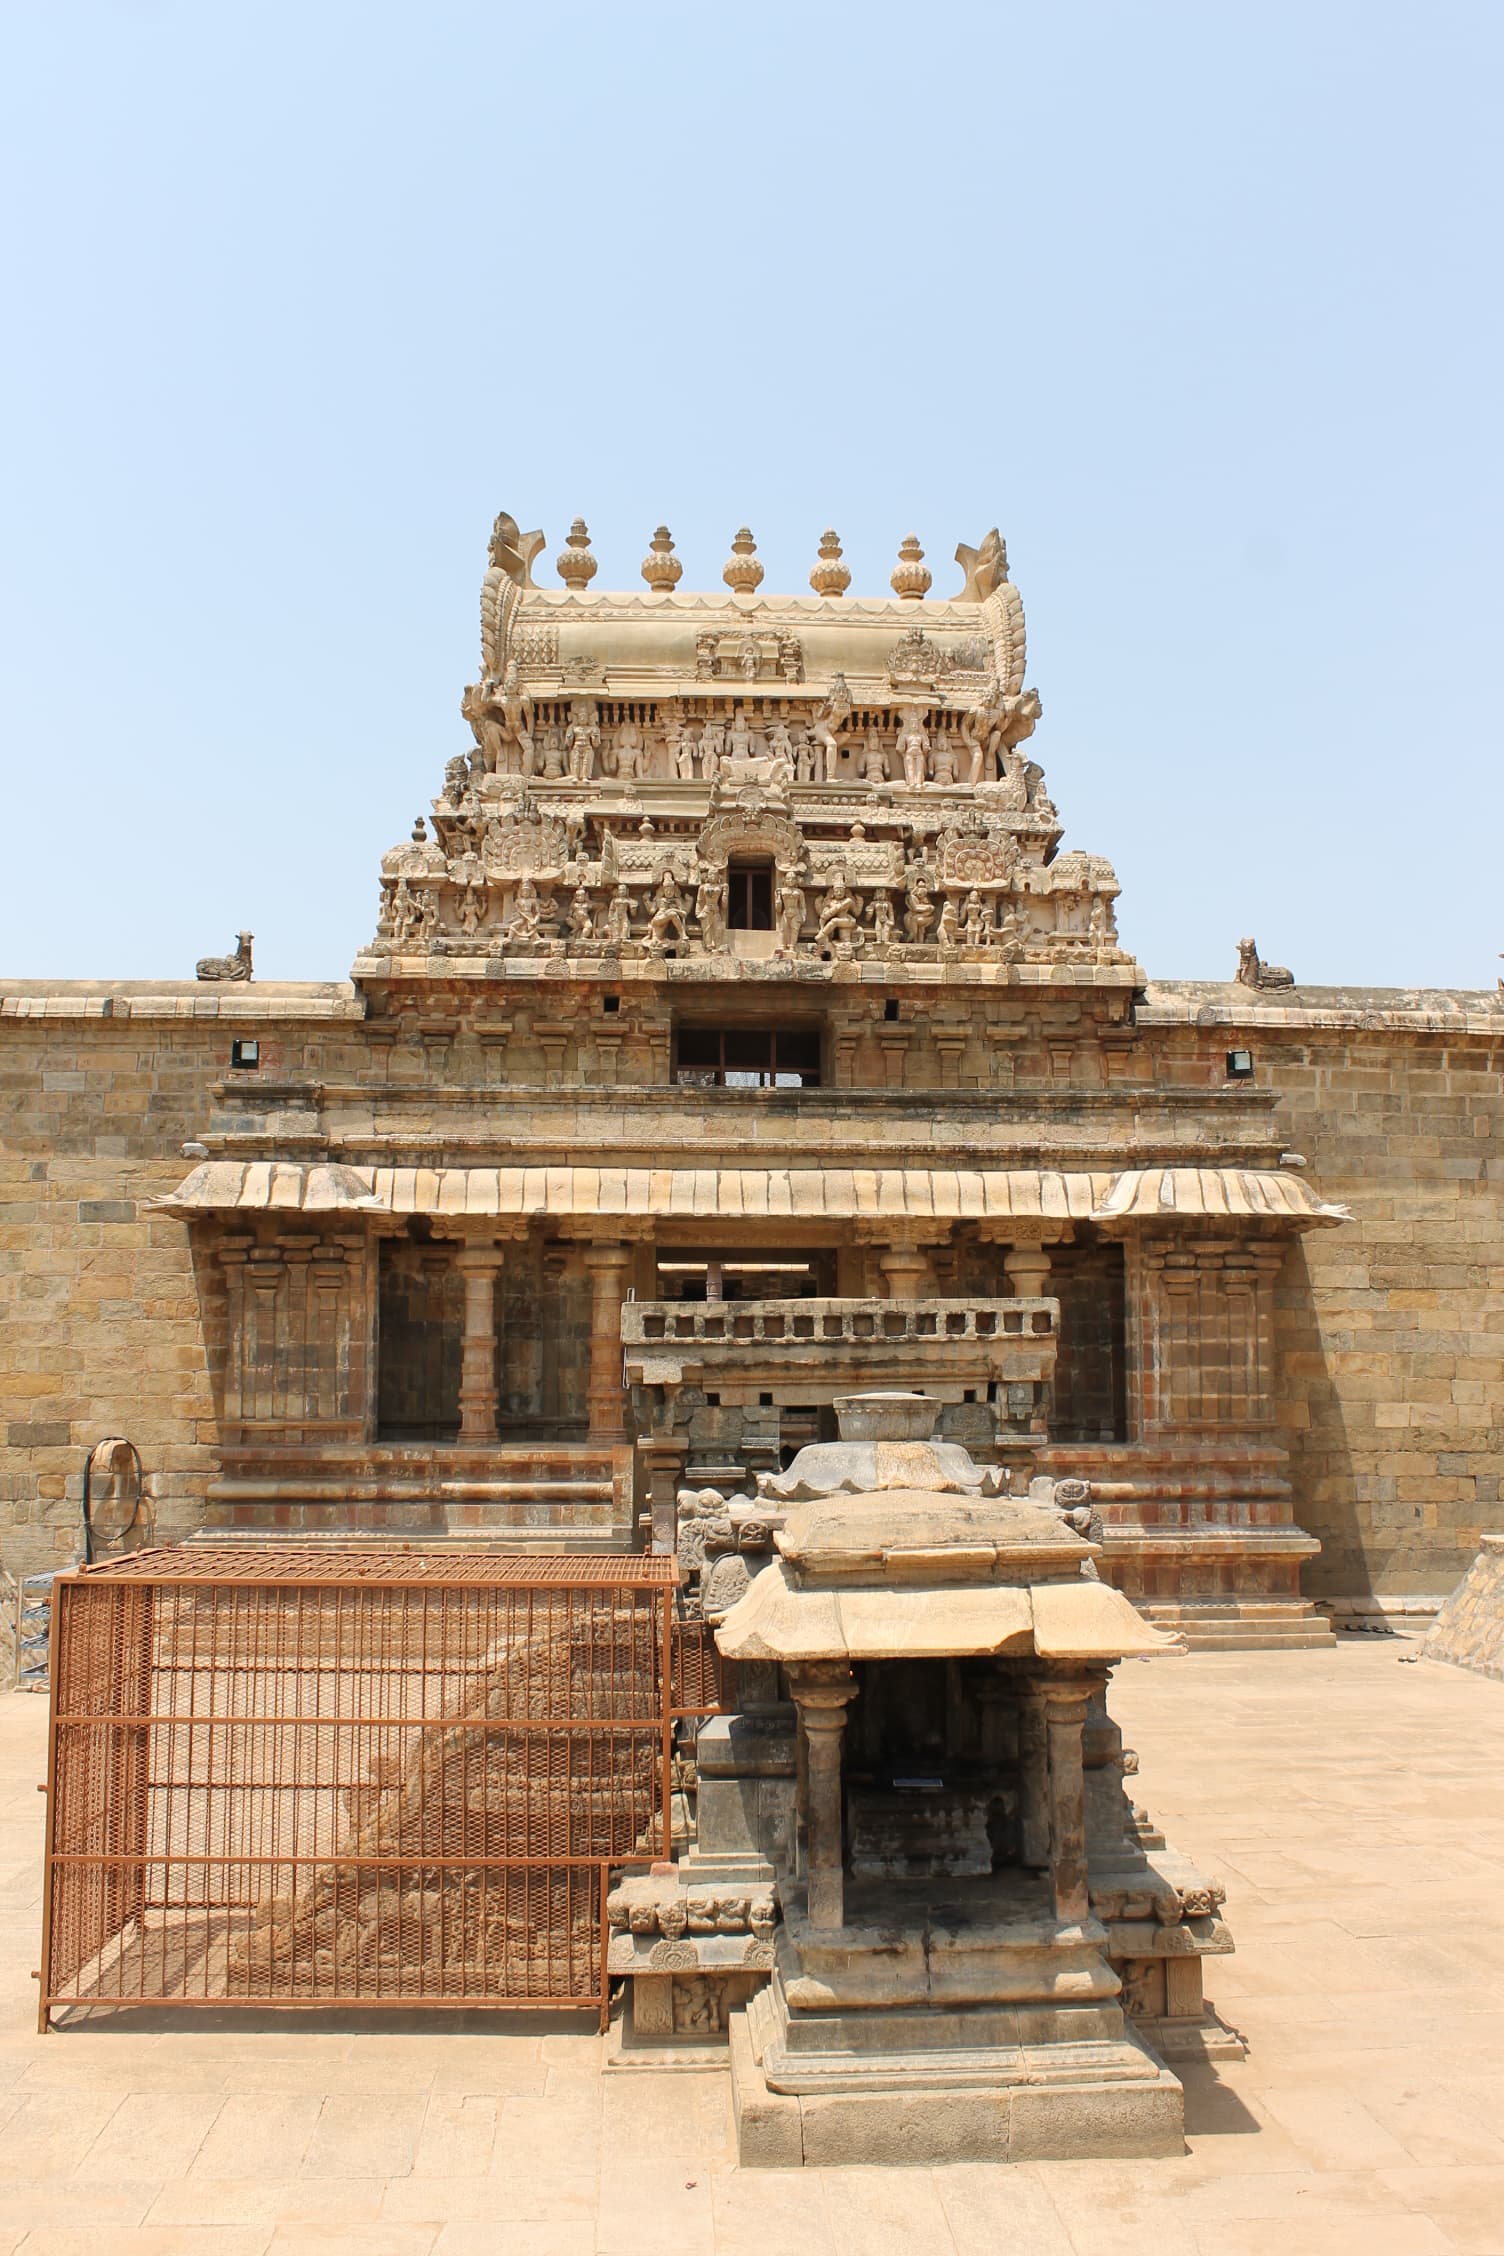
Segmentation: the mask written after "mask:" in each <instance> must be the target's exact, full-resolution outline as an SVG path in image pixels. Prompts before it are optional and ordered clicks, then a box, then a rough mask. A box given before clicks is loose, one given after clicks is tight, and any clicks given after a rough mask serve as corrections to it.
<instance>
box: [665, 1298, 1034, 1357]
mask: <svg viewBox="0 0 1504 2256" xmlns="http://www.w3.org/2000/svg"><path fill="white" fill-rule="evenodd" d="M1058 1321H1059V1303H1058V1302H1056V1301H1053V1300H758V1301H682V1300H636V1301H627V1302H626V1303H625V1304H624V1306H623V1308H622V1312H621V1336H622V1341H623V1344H624V1345H629V1346H635V1345H642V1346H648V1345H662V1346H665V1347H670V1346H671V1347H683V1348H686V1349H689V1348H700V1347H711V1348H735V1347H736V1346H738V1345H740V1344H746V1345H747V1346H755V1347H760V1348H774V1349H776V1348H778V1347H780V1346H783V1347H788V1348H792V1349H798V1350H801V1351H803V1352H805V1353H808V1352H810V1351H814V1352H816V1353H818V1352H819V1351H820V1350H821V1349H822V1348H824V1347H827V1346H832V1347H836V1348H838V1349H839V1348H844V1347H846V1346H849V1345H851V1344H853V1343H855V1342H857V1341H866V1340H871V1341H878V1340H881V1341H884V1342H889V1343H891V1344H892V1346H893V1347H894V1348H895V1349H897V1350H900V1351H901V1350H902V1349H904V1348H907V1347H919V1348H929V1347H934V1346H936V1345H940V1344H943V1343H944V1342H945V1341H947V1340H956V1341H986V1340H1006V1339H1008V1338H1010V1337H1011V1338H1014V1339H1018V1340H1020V1341H1022V1340H1024V1339H1039V1338H1044V1337H1048V1336H1049V1335H1051V1334H1053V1333H1054V1331H1055V1329H1056V1327H1057V1324H1058Z"/></svg>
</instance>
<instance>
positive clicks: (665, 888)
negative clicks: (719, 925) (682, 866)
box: [647, 869, 688, 948]
mask: <svg viewBox="0 0 1504 2256" xmlns="http://www.w3.org/2000/svg"><path fill="white" fill-rule="evenodd" d="M687 915H688V911H687V909H686V908H685V905H684V895H683V894H682V893H681V892H680V890H679V887H678V885H677V884H676V882H675V879H674V873H673V871H672V870H667V869H666V870H664V871H663V872H662V873H661V874H660V876H659V879H658V885H657V890H656V891H655V892H654V895H653V901H652V907H651V910H650V912H649V915H648V933H647V937H648V946H649V947H650V948H663V947H666V946H667V945H668V942H669V940H670V939H673V940H676V941H678V942H679V943H680V944H681V945H682V943H683V941H684V937H685V929H684V927H685V918H686V916H687Z"/></svg>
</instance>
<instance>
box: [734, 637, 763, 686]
mask: <svg viewBox="0 0 1504 2256" xmlns="http://www.w3.org/2000/svg"><path fill="white" fill-rule="evenodd" d="M737 662H738V664H739V665H740V667H741V672H742V680H743V681H756V679H757V677H758V675H759V673H760V672H761V671H762V654H761V652H760V651H759V649H758V647H757V637H756V636H755V635H743V636H742V647H741V651H740V654H739V657H738V661H737Z"/></svg>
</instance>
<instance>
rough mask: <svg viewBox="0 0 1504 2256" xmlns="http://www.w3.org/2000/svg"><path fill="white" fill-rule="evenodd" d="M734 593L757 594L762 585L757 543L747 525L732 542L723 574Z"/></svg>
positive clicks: (722, 576)
mask: <svg viewBox="0 0 1504 2256" xmlns="http://www.w3.org/2000/svg"><path fill="white" fill-rule="evenodd" d="M721 578H722V579H723V580H724V581H725V583H726V585H727V587H729V588H730V590H731V592H732V594H733V595H755V594H756V593H757V590H758V589H759V588H760V587H761V585H762V566H761V565H760V564H759V563H758V561H757V543H756V541H755V540H754V539H753V538H752V535H751V533H750V532H749V531H748V530H747V527H746V526H745V525H743V526H742V528H741V530H740V532H738V534H737V536H736V538H735V540H734V541H733V542H732V543H731V554H730V555H729V556H728V557H727V559H726V568H725V570H724V571H723V572H722V574H721Z"/></svg>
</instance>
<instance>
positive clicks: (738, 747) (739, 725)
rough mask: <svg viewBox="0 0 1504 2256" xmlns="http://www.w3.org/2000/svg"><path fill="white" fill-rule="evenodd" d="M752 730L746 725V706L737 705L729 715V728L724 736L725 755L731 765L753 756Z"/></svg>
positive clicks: (734, 765) (736, 764)
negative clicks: (725, 736)
mask: <svg viewBox="0 0 1504 2256" xmlns="http://www.w3.org/2000/svg"><path fill="white" fill-rule="evenodd" d="M754 749H755V748H754V746H753V742H752V731H751V729H750V728H749V727H748V726H747V708H746V706H745V705H738V706H737V708H736V711H735V713H734V714H733V715H732V717H731V728H730V731H729V733H728V735H727V738H726V756H727V758H728V759H729V761H730V762H731V765H732V766H733V767H736V766H738V765H739V764H740V763H741V762H742V761H745V760H750V759H751V758H752V757H753V752H754Z"/></svg>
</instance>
